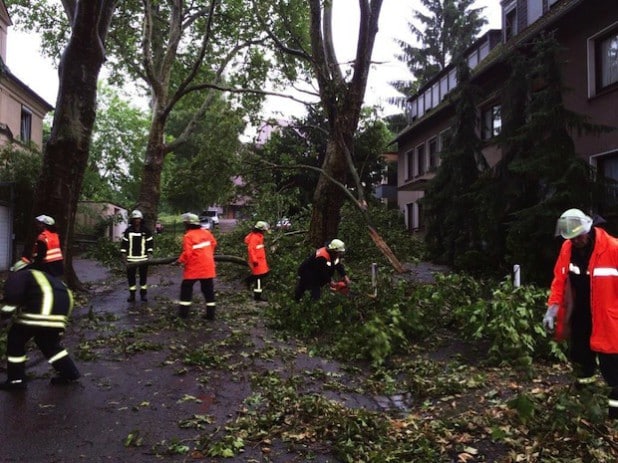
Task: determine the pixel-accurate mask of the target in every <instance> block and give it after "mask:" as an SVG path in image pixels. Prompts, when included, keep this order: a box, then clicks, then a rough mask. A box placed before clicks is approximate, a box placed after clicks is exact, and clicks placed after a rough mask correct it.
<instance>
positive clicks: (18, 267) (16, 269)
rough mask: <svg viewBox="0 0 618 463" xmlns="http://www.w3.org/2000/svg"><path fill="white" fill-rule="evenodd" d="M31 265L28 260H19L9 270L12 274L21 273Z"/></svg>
mask: <svg viewBox="0 0 618 463" xmlns="http://www.w3.org/2000/svg"><path fill="white" fill-rule="evenodd" d="M28 265H30V261H29V260H27V259H26V258H22V259H19V260H18V261H17V262H15V263H14V264H13V266H12V267H11V268H10V269H9V270H10V271H11V272H19V271H20V270H23V269H25V268H26V267H28Z"/></svg>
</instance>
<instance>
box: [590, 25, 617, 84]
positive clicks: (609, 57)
mask: <svg viewBox="0 0 618 463" xmlns="http://www.w3.org/2000/svg"><path fill="white" fill-rule="evenodd" d="M595 62H596V70H595V71H596V88H597V91H599V90H603V89H605V88H607V87H610V86H612V85H615V84H616V83H618V30H615V31H613V32H612V33H611V34H610V35H607V36H605V37H603V38H600V39H598V40H597V41H596V43H595Z"/></svg>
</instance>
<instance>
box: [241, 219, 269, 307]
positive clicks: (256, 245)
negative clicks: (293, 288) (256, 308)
mask: <svg viewBox="0 0 618 463" xmlns="http://www.w3.org/2000/svg"><path fill="white" fill-rule="evenodd" d="M269 228H270V226H269V225H268V223H267V222H263V221H261V220H260V221H258V222H257V223H256V224H255V226H254V227H253V230H252V231H251V232H250V233H249V234H247V236H245V244H246V245H247V255H248V263H249V268H250V269H251V277H250V279H249V284H250V285H251V286H252V287H253V299H255V300H256V301H264V300H265V299H264V298H263V297H262V290H263V283H264V278H266V276H267V275H268V272H269V270H270V269H269V268H268V263H267V262H266V246H265V245H264V233H266V232H267V231H268V230H269Z"/></svg>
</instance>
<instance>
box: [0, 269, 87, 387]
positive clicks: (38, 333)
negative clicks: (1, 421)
mask: <svg viewBox="0 0 618 463" xmlns="http://www.w3.org/2000/svg"><path fill="white" fill-rule="evenodd" d="M3 302H4V303H5V304H6V305H4V306H2V307H1V308H0V316H1V317H2V318H3V319H6V318H9V317H12V318H13V322H12V324H11V327H10V328H9V332H8V334H7V338H6V348H7V352H6V357H7V368H6V373H7V377H8V378H7V380H6V381H5V382H3V383H0V390H5V391H19V390H24V389H26V388H27V384H26V345H27V344H28V341H30V339H32V338H34V341H35V343H36V345H37V346H38V348H39V349H40V350H41V352H42V353H43V355H44V356H45V358H46V359H47V361H48V362H49V363H50V365H52V366H53V367H54V369H55V370H56V371H57V372H58V376H55V377H53V378H52V379H51V384H54V385H63V384H70V383H73V382H75V381H76V380H77V379H78V378H79V376H80V374H79V371H78V370H77V367H76V366H75V364H74V363H73V360H72V359H71V357H70V356H69V354H68V352H67V350H66V349H65V348H64V347H62V345H61V342H60V341H61V337H62V333H63V332H64V330H65V328H66V325H67V323H68V321H69V317H70V316H71V311H72V309H73V295H72V293H71V291H70V290H69V289H68V288H67V287H66V285H65V284H64V283H63V282H62V281H61V280H60V279H58V278H55V277H53V276H51V275H49V274H47V273H45V272H42V271H40V270H35V269H34V268H33V267H32V266H29V265H28V264H26V262H25V261H23V260H20V261H18V262H16V263H15V265H13V267H11V272H10V273H9V276H8V277H7V280H6V283H5V285H4V299H3Z"/></svg>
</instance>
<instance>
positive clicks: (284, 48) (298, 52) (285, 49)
mask: <svg viewBox="0 0 618 463" xmlns="http://www.w3.org/2000/svg"><path fill="white" fill-rule="evenodd" d="M253 11H254V13H255V17H256V19H257V20H258V22H259V23H260V26H262V29H263V30H264V32H266V35H268V38H270V39H271V40H272V41H273V43H274V44H275V47H277V49H278V50H279V51H281V52H282V53H285V54H288V55H291V56H296V57H297V58H301V59H303V60H305V61H311V55H310V54H309V53H307V52H306V51H305V50H303V49H302V47H299V48H292V47H289V46H288V45H286V44H285V43H283V42H282V41H281V40H280V39H279V37H277V36H276V35H275V34H274V33H273V31H272V29H271V27H270V26H269V25H268V24H267V22H266V21H265V20H264V18H263V17H262V15H261V14H260V12H259V10H258V8H257V5H256V3H255V2H253Z"/></svg>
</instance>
